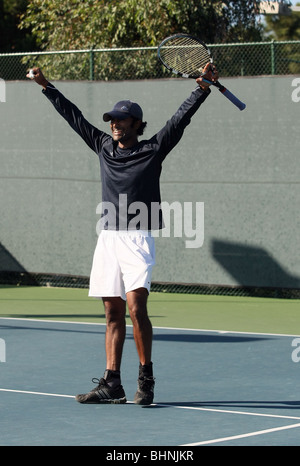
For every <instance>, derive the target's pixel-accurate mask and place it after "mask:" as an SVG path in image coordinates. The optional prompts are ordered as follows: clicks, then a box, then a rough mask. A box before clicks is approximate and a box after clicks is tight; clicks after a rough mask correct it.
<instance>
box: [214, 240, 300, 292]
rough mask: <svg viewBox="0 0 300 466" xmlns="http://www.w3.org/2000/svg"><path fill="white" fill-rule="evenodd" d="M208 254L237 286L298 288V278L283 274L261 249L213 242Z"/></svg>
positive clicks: (284, 271) (225, 242) (224, 242)
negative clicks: (210, 254)
mask: <svg viewBox="0 0 300 466" xmlns="http://www.w3.org/2000/svg"><path fill="white" fill-rule="evenodd" d="M211 252H212V256H213V258H214V259H215V260H216V261H217V262H218V263H219V264H220V265H221V266H222V267H223V268H224V269H225V270H226V272H228V273H229V274H230V275H231V276H232V277H233V278H234V280H235V281H236V282H237V284H239V285H243V286H255V287H274V288H293V289H297V288H298V289H299V288H300V277H296V276H293V275H291V274H290V273H288V272H287V271H286V270H284V268H283V267H282V266H281V265H280V264H279V263H278V262H277V261H276V260H275V259H274V258H273V257H272V256H271V255H270V254H269V253H268V251H266V250H265V249H263V248H260V247H254V246H245V245H243V244H239V243H232V242H229V241H220V240H216V239H214V240H212V243H211Z"/></svg>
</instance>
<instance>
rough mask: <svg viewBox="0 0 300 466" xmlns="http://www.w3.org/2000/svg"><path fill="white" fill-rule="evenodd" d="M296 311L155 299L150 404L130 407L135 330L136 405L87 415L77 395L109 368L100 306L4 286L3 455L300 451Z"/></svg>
mask: <svg viewBox="0 0 300 466" xmlns="http://www.w3.org/2000/svg"><path fill="white" fill-rule="evenodd" d="M299 304H300V301H299V300H297V299H274V298H273V299H271V298H254V297H237V296H235V297H234V296H213V295H207V296H205V295H185V294H175V293H152V294H150V298H149V314H150V317H151V320H152V323H153V326H154V347H153V361H154V370H155V374H154V375H155V377H156V387H155V400H154V404H153V405H151V406H148V407H141V406H136V405H134V404H133V403H132V400H133V396H134V393H135V390H136V379H137V368H138V358H137V354H136V350H135V344H134V340H133V336H132V328H131V326H130V321H129V320H128V322H127V323H128V327H127V337H126V341H125V347H124V356H123V363H122V384H123V386H124V389H125V391H126V395H127V399H128V403H127V404H126V405H108V406H102V405H80V404H79V403H76V401H75V400H74V395H76V394H77V393H83V392H86V391H88V390H89V389H90V388H92V386H93V384H92V382H91V379H92V378H93V377H99V378H100V377H102V375H103V371H104V369H105V368H104V365H103V364H104V360H105V353H104V338H105V324H104V316H103V308H102V303H99V301H97V300H93V299H90V298H88V297H87V290H82V289H65V288H50V287H49V288H46V287H13V286H2V287H1V288H0V306H1V312H0V315H1V320H0V339H1V340H0V341H1V343H2V346H1V353H0V356H2V358H0V359H1V362H0V371H1V382H0V389H1V393H0V400H1V401H0V405H1V418H0V430H1V435H0V439H1V440H0V444H1V445H3V446H4V445H5V446H15V445H20V446H21V445H34V446H54V445H65V446H74V445H78V446H103V447H107V448H106V452H108V454H113V452H114V454H117V453H118V452H122V451H125V450H124V449H125V448H127V447H128V446H132V447H135V450H133V449H132V451H135V452H139V451H143V450H142V448H143V447H152V449H153V448H154V449H155V448H160V449H162V448H163V447H168V449H169V450H172V451H173V450H174V449H175V448H176V449H178V448H179V450H180V451H183V452H184V451H187V450H189V451H190V450H191V449H193V448H194V449H195V450H192V451H194V452H195V453H194V454H195V455H196V454H197V452H198V448H196V447H197V446H201V445H213V446H248V445H260V446H262V445H287V446H288V445H289V446H291V445H294V446H296V445H300V440H299V438H300V411H299V410H300V400H299V370H300V362H298V360H299V359H300V358H299V356H300V350H299V351H298V348H299V347H300V339H299V336H300V321H299V310H300V306H299ZM110 447H114V448H110ZM165 450H166V449H165ZM106 459H107V458H106ZM109 459H110V458H109ZM145 459H146V460H149V456H148V457H147V454H145V453H143V454H142V455H141V456H140V458H139V462H140V461H142V460H145ZM163 459H164V458H163ZM182 459H183V460H185V458H182ZM137 461H138V457H136V461H135V462H137Z"/></svg>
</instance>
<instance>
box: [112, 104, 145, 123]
mask: <svg viewBox="0 0 300 466" xmlns="http://www.w3.org/2000/svg"><path fill="white" fill-rule="evenodd" d="M128 117H133V118H137V119H138V120H143V110H142V109H141V107H140V106H139V105H138V104H137V103H135V102H131V100H121V101H120V102H117V103H116V105H115V106H114V108H113V109H112V111H111V112H107V113H104V115H103V120H104V121H110V120H112V119H113V118H116V119H118V120H125V118H128Z"/></svg>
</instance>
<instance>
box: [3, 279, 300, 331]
mask: <svg viewBox="0 0 300 466" xmlns="http://www.w3.org/2000/svg"><path fill="white" fill-rule="evenodd" d="M148 309H149V315H150V318H151V321H152V324H153V326H155V327H174V328H183V329H207V330H219V331H222V330H224V331H235V332H254V333H274V334H283V335H300V318H299V317H300V300H298V299H274V298H255V297H238V296H215V295H198V294H192V295H190V294H176V293H162V292H161V293H157V292H152V293H150V296H149V301H148ZM0 316H1V317H12V318H28V319H50V320H52V319H53V320H62V321H74V322H93V323H94V322H96V323H104V322H105V317H104V311H103V305H102V302H101V300H97V299H94V298H89V297H88V290H86V289H73V288H50V287H49V288H47V287H15V286H0ZM127 324H129V325H130V319H129V317H127Z"/></svg>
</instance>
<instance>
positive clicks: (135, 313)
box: [126, 288, 152, 365]
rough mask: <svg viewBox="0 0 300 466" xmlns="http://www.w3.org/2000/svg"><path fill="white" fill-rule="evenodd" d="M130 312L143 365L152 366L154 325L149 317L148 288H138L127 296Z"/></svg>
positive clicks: (134, 335)
mask: <svg viewBox="0 0 300 466" xmlns="http://www.w3.org/2000/svg"><path fill="white" fill-rule="evenodd" d="M126 296H127V304H128V311H129V315H130V318H131V321H132V325H133V337H134V341H135V344H136V349H137V353H138V356H139V360H140V363H141V364H142V365H145V364H150V362H151V353H152V324H151V322H150V319H149V317H148V311H147V299H148V291H147V290H146V288H138V289H137V290H134V291H129V292H128V293H127V294H126Z"/></svg>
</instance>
